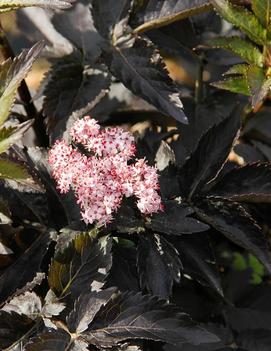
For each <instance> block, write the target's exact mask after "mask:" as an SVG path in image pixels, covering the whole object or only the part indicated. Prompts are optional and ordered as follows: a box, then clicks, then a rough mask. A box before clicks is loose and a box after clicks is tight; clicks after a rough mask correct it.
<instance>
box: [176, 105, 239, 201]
mask: <svg viewBox="0 0 271 351" xmlns="http://www.w3.org/2000/svg"><path fill="white" fill-rule="evenodd" d="M239 128H240V109H239V108H236V109H234V110H233V112H232V113H231V114H230V115H229V116H228V117H227V118H225V119H224V120H223V121H222V122H220V123H219V124H217V125H215V126H213V127H212V128H210V129H209V130H208V131H207V132H206V133H205V134H203V136H202V137H201V139H200V141H199V143H198V146H197V148H196V150H195V151H194V152H193V153H192V155H191V157H190V158H189V159H188V161H186V163H185V164H184V165H183V167H182V169H181V171H180V178H179V179H180V184H181V188H182V193H183V195H185V196H189V197H192V196H193V194H194V193H195V192H197V191H198V190H199V189H200V188H201V187H202V186H203V185H204V184H205V183H207V182H208V181H210V180H211V179H214V178H215V177H216V175H217V174H218V172H219V171H220V169H221V168H222V166H223V164H224V162H225V161H226V159H227V158H228V155H229V153H230V151H231V148H232V145H233V143H234V140H235V138H236V136H237V134H238V130H239Z"/></svg>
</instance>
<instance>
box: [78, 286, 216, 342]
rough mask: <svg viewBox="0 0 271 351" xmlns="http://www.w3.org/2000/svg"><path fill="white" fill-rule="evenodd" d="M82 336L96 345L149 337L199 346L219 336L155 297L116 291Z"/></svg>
mask: <svg viewBox="0 0 271 351" xmlns="http://www.w3.org/2000/svg"><path fill="white" fill-rule="evenodd" d="M83 337H84V338H85V339H86V340H87V341H89V342H90V343H92V344H94V345H96V346H98V347H112V346H114V345H118V344H119V343H120V342H123V341H125V340H129V339H150V340H156V341H165V342H169V343H177V342H182V341H189V342H191V343H192V344H196V345H199V344H201V343H206V342H216V341H218V338H217V337H216V336H214V335H213V334H211V333H208V332H207V331H206V330H205V329H203V328H200V327H197V326H196V325H195V324H194V323H193V322H192V321H191V320H190V318H189V317H188V315H187V314H185V313H178V312H177V311H176V309H175V307H174V306H173V305H170V304H167V303H166V302H165V301H164V300H160V299H158V298H157V297H149V296H148V295H145V296H143V295H142V294H141V293H138V294H136V295H135V294H133V293H124V294H121V293H119V294H115V296H114V297H112V299H111V300H110V301H109V302H108V303H107V304H106V305H105V306H104V307H103V308H102V309H101V310H100V312H99V313H98V315H97V316H96V317H95V319H94V320H93V323H91V324H90V326H89V328H88V330H87V331H86V332H84V334H83Z"/></svg>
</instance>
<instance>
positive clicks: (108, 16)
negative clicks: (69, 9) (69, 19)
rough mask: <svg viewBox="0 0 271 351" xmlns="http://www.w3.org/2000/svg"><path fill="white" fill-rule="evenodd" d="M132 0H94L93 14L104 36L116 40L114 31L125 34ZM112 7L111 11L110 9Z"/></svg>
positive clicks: (98, 28)
mask: <svg viewBox="0 0 271 351" xmlns="http://www.w3.org/2000/svg"><path fill="white" fill-rule="evenodd" d="M130 7H131V0H119V1H117V2H116V1H115V0H94V1H92V15H93V20H94V24H95V27H96V28H97V30H98V32H99V33H100V34H101V36H102V37H104V38H106V39H110V40H111V39H112V40H114V38H113V36H114V32H116V33H117V34H118V35H120V34H123V32H124V30H125V27H126V25H127V22H128V17H129V10H130ZM108 9H110V11H108Z"/></svg>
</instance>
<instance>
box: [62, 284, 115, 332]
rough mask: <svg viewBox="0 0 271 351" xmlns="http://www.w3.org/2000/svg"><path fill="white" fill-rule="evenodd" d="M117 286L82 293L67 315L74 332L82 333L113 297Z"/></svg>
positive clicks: (71, 329)
mask: <svg viewBox="0 0 271 351" xmlns="http://www.w3.org/2000/svg"><path fill="white" fill-rule="evenodd" d="M115 291H116V289H115V288H111V289H107V290H102V291H99V292H96V291H92V292H90V293H87V294H84V293H82V294H81V295H80V296H79V298H78V299H77V300H75V302H74V307H73V310H72V311H71V313H70V314H69V315H68V317H67V325H68V327H69V330H70V331H71V332H72V333H75V332H76V333H77V334H79V333H82V332H83V331H85V330H86V329H87V328H88V326H89V324H90V323H91V322H92V321H93V319H94V317H95V316H96V314H97V313H98V312H99V310H100V309H101V307H102V306H104V305H105V304H106V303H108V301H109V300H110V299H111V298H112V295H113V294H114V292H115Z"/></svg>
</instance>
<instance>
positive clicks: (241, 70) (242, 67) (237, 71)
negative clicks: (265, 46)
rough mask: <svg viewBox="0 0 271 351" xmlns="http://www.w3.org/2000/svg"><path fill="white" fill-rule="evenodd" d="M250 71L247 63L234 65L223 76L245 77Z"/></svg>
mask: <svg viewBox="0 0 271 351" xmlns="http://www.w3.org/2000/svg"><path fill="white" fill-rule="evenodd" d="M247 69H248V65H247V64H246V63H240V64H238V65H234V66H232V67H230V68H229V69H228V70H227V71H226V72H224V73H223V76H230V75H241V76H243V75H245V74H246V72H247Z"/></svg>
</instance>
